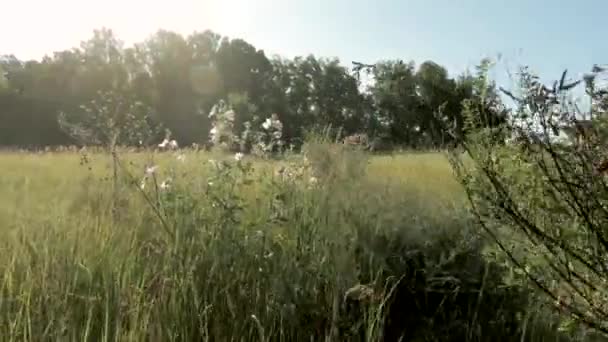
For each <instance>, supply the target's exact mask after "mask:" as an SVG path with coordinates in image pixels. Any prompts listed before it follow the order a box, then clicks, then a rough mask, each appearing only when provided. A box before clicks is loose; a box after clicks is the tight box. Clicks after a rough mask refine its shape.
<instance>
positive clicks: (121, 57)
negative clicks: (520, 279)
mask: <svg viewBox="0 0 608 342" xmlns="http://www.w3.org/2000/svg"><path fill="white" fill-rule="evenodd" d="M370 67H372V73H371V75H370V76H371V80H372V83H371V84H370V85H369V86H368V87H365V86H363V85H362V84H361V83H360V80H359V79H358V78H357V77H356V75H354V74H352V73H351V70H349V69H348V68H347V67H345V66H343V65H342V64H341V63H340V61H339V60H338V59H329V58H319V57H315V56H313V55H309V56H303V57H295V58H293V59H286V58H280V57H276V58H272V59H268V58H267V57H266V55H265V53H264V51H263V50H259V49H258V48H256V47H254V46H252V45H251V44H249V43H247V42H246V41H244V40H242V39H229V38H228V37H222V36H221V35H219V34H216V33H214V32H211V31H205V32H195V33H193V34H191V35H189V36H182V35H179V34H177V33H175V32H170V31H165V30H160V31H158V32H156V33H155V34H153V35H152V36H150V37H149V38H148V39H146V40H145V41H143V42H141V43H136V44H134V45H132V46H125V44H124V43H123V42H122V41H120V40H119V39H118V38H117V37H116V35H115V34H114V32H113V31H112V30H110V29H106V28H102V29H100V30H95V31H94V32H93V36H92V37H91V39H89V40H87V41H85V42H83V43H82V44H81V45H80V46H79V47H77V48H74V49H71V50H66V51H60V52H56V53H54V54H53V55H52V56H47V57H45V58H44V59H43V60H41V61H20V60H18V59H17V58H15V57H13V56H7V57H3V58H2V59H0V68H1V69H2V71H3V73H4V72H6V73H7V74H8V75H9V78H7V79H5V78H4V77H3V78H2V79H0V88H2V90H0V106H1V107H2V108H3V110H2V111H1V112H0V120H1V121H2V122H5V123H7V124H5V125H2V127H0V144H1V145H11V146H15V145H17V146H33V147H34V146H35V147H43V146H46V145H67V144H71V143H73V142H74V140H73V139H72V138H71V137H70V136H69V135H67V134H65V132H64V130H63V129H62V128H61V127H60V126H59V125H58V124H57V122H56V120H55V119H56V117H57V115H58V114H59V113H60V112H64V113H75V112H78V111H79V110H80V106H81V105H82V104H89V103H90V101H92V100H94V99H95V98H96V97H97V96H98V92H100V91H101V92H108V91H111V92H116V93H120V94H121V96H125V98H127V99H131V101H135V100H134V99H136V101H141V102H142V103H143V104H144V105H145V106H148V107H150V108H151V109H152V111H153V112H154V113H156V114H155V115H156V119H157V120H158V122H159V123H162V124H163V126H164V127H166V128H167V129H169V130H170V131H171V132H172V134H173V138H174V139H176V140H177V141H179V142H180V143H181V144H182V145H190V144H192V143H198V144H201V143H205V142H206V141H208V136H207V133H208V132H209V130H210V129H211V128H212V122H211V120H210V118H209V117H208V115H207V113H209V112H210V111H211V109H212V107H213V106H214V105H215V104H217V103H218V101H220V100H224V101H227V102H229V103H230V106H232V107H233V109H234V110H235V112H236V113H237V115H236V117H235V122H234V125H235V127H234V129H235V132H234V134H236V135H237V136H240V135H242V134H243V132H244V131H245V122H249V123H250V125H252V126H251V127H255V126H256V125H259V124H262V123H263V120H264V118H265V117H267V116H269V115H271V114H272V113H275V114H276V115H277V116H278V120H280V121H281V122H282V123H283V125H284V127H283V132H282V139H281V140H282V141H284V142H285V146H293V147H294V148H299V147H300V146H301V145H302V143H303V138H304V136H305V133H306V132H308V131H315V130H317V131H318V130H322V129H325V128H326V127H333V128H335V129H340V130H341V131H342V134H343V135H344V136H348V135H352V134H360V133H365V134H367V135H368V136H370V139H371V140H378V141H385V142H387V144H385V145H386V146H391V145H401V146H406V147H414V148H417V147H421V148H428V147H440V146H444V145H446V144H448V143H450V142H451V141H452V139H451V137H450V136H449V135H448V134H447V132H446V130H445V129H443V128H442V125H440V124H439V122H438V120H437V117H440V120H448V121H449V122H454V121H457V123H458V125H462V120H461V118H460V117H459V113H460V111H461V102H462V99H465V98H469V97H470V96H471V95H472V93H471V90H470V89H471V86H470V83H471V82H470V80H469V78H467V77H464V76H463V77H461V78H456V79H454V78H450V77H449V76H448V74H447V71H446V70H445V68H443V67H441V66H440V65H437V64H436V63H433V62H431V61H426V62H424V63H422V64H421V65H420V66H419V68H418V69H417V70H416V69H415V68H414V65H413V63H410V64H405V63H402V62H380V63H378V64H377V65H372V66H370ZM354 71H355V73H356V70H354ZM231 98H232V99H231ZM256 114H257V115H258V119H257V120H261V122H256V118H255V117H254V115H256ZM26 131H29V132H28V133H24V132H26ZM136 142H137V141H136ZM388 143H390V144H388Z"/></svg>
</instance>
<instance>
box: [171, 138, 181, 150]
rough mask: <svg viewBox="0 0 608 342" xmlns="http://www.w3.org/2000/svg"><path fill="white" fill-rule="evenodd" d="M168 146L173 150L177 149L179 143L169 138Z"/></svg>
mask: <svg viewBox="0 0 608 342" xmlns="http://www.w3.org/2000/svg"><path fill="white" fill-rule="evenodd" d="M169 147H170V148H171V149H173V150H177V149H178V147H179V145H178V144H177V141H175V140H171V141H169Z"/></svg>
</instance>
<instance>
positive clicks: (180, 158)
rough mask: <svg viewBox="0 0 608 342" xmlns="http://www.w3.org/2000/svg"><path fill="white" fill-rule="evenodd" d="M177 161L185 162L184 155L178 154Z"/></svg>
mask: <svg viewBox="0 0 608 342" xmlns="http://www.w3.org/2000/svg"><path fill="white" fill-rule="evenodd" d="M177 160H179V161H180V162H182V163H184V162H185V161H186V155H185V154H183V153H180V154H178V155H177Z"/></svg>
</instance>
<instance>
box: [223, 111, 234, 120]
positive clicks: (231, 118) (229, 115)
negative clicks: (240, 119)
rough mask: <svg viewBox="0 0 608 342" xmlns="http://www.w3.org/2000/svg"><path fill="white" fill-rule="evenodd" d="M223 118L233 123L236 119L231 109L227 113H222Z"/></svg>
mask: <svg viewBox="0 0 608 342" xmlns="http://www.w3.org/2000/svg"><path fill="white" fill-rule="evenodd" d="M224 116H225V117H226V120H228V121H234V118H235V117H236V113H235V112H234V111H233V110H232V109H230V110H229V111H227V112H226V113H224Z"/></svg>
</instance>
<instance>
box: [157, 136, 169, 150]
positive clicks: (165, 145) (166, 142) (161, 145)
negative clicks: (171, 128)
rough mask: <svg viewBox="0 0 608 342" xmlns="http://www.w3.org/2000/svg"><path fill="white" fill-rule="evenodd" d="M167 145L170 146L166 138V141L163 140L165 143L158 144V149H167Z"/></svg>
mask: <svg viewBox="0 0 608 342" xmlns="http://www.w3.org/2000/svg"><path fill="white" fill-rule="evenodd" d="M167 145H169V139H167V138H165V140H163V142H161V143H160V144H158V147H160V148H165V147H167Z"/></svg>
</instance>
